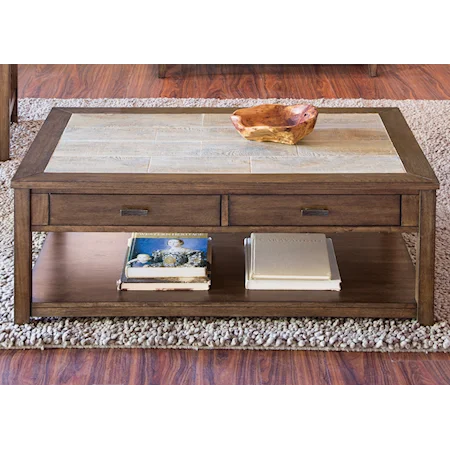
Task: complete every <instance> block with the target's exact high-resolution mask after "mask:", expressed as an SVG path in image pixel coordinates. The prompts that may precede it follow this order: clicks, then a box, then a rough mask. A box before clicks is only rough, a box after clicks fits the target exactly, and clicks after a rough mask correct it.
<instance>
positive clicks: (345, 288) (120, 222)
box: [11, 108, 439, 325]
mask: <svg viewBox="0 0 450 450" xmlns="http://www.w3.org/2000/svg"><path fill="white" fill-rule="evenodd" d="M232 112H233V109H221V108H54V109H53V110H52V111H51V112H50V114H49V116H48V118H47V119H46V120H45V122H44V124H43V125H42V128H41V129H40V131H39V133H38V134H37V136H36V138H35V140H34V142H33V144H32V145H31V147H30V149H29V150H28V152H27V154H26V155H25V157H24V159H23V161H22V162H21V164H20V166H19V168H18V170H17V172H16V174H15V176H14V178H13V180H12V183H11V185H12V187H13V188H14V210H15V215H14V227H15V239H14V255H15V268H14V276H15V278H14V280H15V284H14V290H15V291H14V320H15V322H16V323H26V322H28V321H29V319H30V317H31V316H36V317H54V316H57V317H96V316H102V317H108V316H127V317H128V316H158V317H161V316H176V317H180V316H203V315H205V316H222V317H230V316H233V317H242V316H254V317H261V316H263V317H264V316H271V317H302V316H304V317H315V316H316V317H317V316H319V317H323V316H331V317H377V318H380V317H381V318H397V319H407V318H417V319H418V320H419V322H420V323H422V324H426V325H430V324H432V323H433V321H434V310H433V305H434V303H433V300H434V297H433V295H434V281H433V280H434V239H435V205H436V189H438V188H439V182H438V180H437V178H436V176H435V174H434V172H433V170H432V168H431V167H430V165H429V163H428V161H427V160H426V158H425V156H424V154H423V152H422V150H421V149H420V147H419V145H418V143H417V142H416V140H415V138H414V135H413V134H412V132H411V130H410V129H409V127H408V124H407V123H406V121H405V119H404V117H403V116H402V114H401V112H400V111H399V110H398V109H397V108H371V109H367V108H339V109H337V108H336V109H332V108H328V109H327V108H325V109H322V108H321V109H319V118H318V122H317V125H316V129H315V130H314V131H313V133H312V134H310V135H309V136H308V137H306V138H305V139H304V140H302V141H301V142H300V143H299V144H298V145H294V146H290V145H283V144H274V143H258V142H251V141H247V140H245V139H244V138H242V137H241V136H240V135H239V133H238V132H237V131H236V130H235V129H234V127H233V126H232V123H231V120H230V115H231V114H232ZM33 231H43V232H48V233H49V234H48V236H47V239H46V241H45V243H44V246H43V248H42V251H41V253H40V255H39V258H38V260H37V262H36V265H35V266H34V269H32V254H33V249H32V232H33ZM134 231H143V232H163V233H167V232H175V233H179V232H182V233H185V232H205V233H208V234H210V235H211V236H212V246H213V253H214V257H213V264H212V267H211V270H212V286H211V290H210V291H204V292H177V291H169V292H156V291H155V292H148V291H120V292H118V291H117V288H116V281H117V279H118V278H119V277H120V273H121V271H122V267H123V260H124V255H125V252H126V242H127V238H128V237H129V236H130V233H132V232H134ZM252 232H261V233H265V232H289V233H292V232H294V233H298V232H308V233H327V234H330V235H331V236H333V242H334V244H335V249H336V257H337V260H338V264H339V268H340V271H341V276H342V280H343V282H342V290H341V291H340V292H328V291H316V292H311V291H277V292H275V293H274V292H271V291H247V290H246V289H245V285H244V258H243V255H244V252H243V246H242V245H243V244H242V242H243V238H244V237H245V236H248V235H249V234H250V233H252ZM411 232H418V234H419V237H420V238H419V239H418V242H417V249H416V250H417V251H416V259H417V264H416V267H414V266H413V264H412V262H411V259H410V257H409V254H408V251H407V249H406V247H405V244H404V241H403V239H402V235H401V233H411ZM389 233H390V234H389Z"/></svg>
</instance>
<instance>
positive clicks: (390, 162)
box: [251, 155, 405, 173]
mask: <svg viewBox="0 0 450 450" xmlns="http://www.w3.org/2000/svg"><path fill="white" fill-rule="evenodd" d="M343 169H344V170H343ZM251 171H252V173H404V172H405V169H404V168H403V164H402V163H401V161H400V160H399V158H398V157H397V156H395V155H388V156H379V155H376V156H367V155H364V156H360V157H358V158H355V157H351V156H350V157H349V156H332V157H326V158H316V157H297V158H258V157H252V158H251Z"/></svg>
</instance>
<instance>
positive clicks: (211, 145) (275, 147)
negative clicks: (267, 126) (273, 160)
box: [201, 138, 297, 157]
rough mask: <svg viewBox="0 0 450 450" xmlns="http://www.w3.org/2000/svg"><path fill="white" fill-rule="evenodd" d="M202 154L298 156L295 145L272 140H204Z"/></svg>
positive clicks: (208, 155) (206, 155) (207, 155)
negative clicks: (277, 142)
mask: <svg viewBox="0 0 450 450" xmlns="http://www.w3.org/2000/svg"><path fill="white" fill-rule="evenodd" d="M201 155H202V156H205V157H210V156H213V157H217V156H296V155H297V149H296V147H295V145H284V144H276V143H272V142H251V141H247V140H245V139H243V138H241V140H240V141H236V142H235V141H219V142H203V147H202V152H201Z"/></svg>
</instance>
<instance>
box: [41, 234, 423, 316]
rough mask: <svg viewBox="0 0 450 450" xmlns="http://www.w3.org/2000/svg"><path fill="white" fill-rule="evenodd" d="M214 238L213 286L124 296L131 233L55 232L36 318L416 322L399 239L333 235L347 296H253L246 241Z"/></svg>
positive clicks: (410, 277) (409, 270) (410, 274)
mask: <svg viewBox="0 0 450 450" xmlns="http://www.w3.org/2000/svg"><path fill="white" fill-rule="evenodd" d="M246 236H248V233H247V234H218V235H213V266H212V286H211V290H210V291H205V292H202V291H197V292H179V291H177V292H170V291H169V292H130V291H128V292H125V291H122V292H118V291H117V290H116V280H117V279H118V278H119V277H120V273H121V269H122V265H123V261H124V257H125V251H126V245H127V239H128V237H129V234H128V233H49V235H48V236H47V239H46V241H45V244H44V247H43V249H42V251H41V253H40V255H39V258H38V261H37V263H36V265H35V268H34V270H33V301H32V315H33V316H38V317H47V316H58V317H86V316H272V317H277V316H278V317H281V316H288V317H300V316H330V317H380V318H387V317H389V318H391V317H392V318H413V317H416V312H417V307H416V302H415V300H414V285H415V277H414V267H413V265H412V263H411V260H410V258H409V255H408V251H407V249H406V247H405V244H404V242H403V240H402V237H401V235H400V234H393V233H392V234H388V233H341V234H334V235H331V237H332V238H333V243H334V247H335V251H336V256H337V260H338V264H339V270H340V272H341V277H342V291H340V292H329V291H247V290H246V289H245V288H244V249H243V239H244V237H246Z"/></svg>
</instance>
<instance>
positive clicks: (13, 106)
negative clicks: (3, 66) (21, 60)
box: [9, 64, 19, 123]
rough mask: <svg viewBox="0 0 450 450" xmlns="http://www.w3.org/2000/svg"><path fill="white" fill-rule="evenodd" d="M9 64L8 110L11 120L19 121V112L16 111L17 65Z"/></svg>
mask: <svg viewBox="0 0 450 450" xmlns="http://www.w3.org/2000/svg"><path fill="white" fill-rule="evenodd" d="M10 66H11V91H10V107H9V109H10V111H11V122H15V123H17V122H18V121H19V112H18V100H19V93H18V78H19V77H18V75H19V74H18V72H19V66H18V64H10Z"/></svg>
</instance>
